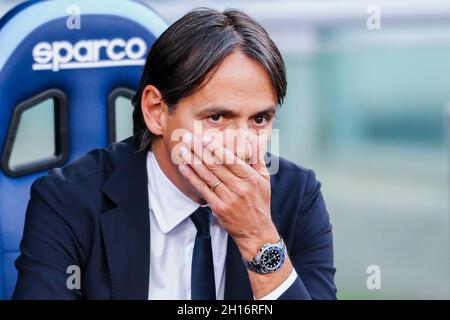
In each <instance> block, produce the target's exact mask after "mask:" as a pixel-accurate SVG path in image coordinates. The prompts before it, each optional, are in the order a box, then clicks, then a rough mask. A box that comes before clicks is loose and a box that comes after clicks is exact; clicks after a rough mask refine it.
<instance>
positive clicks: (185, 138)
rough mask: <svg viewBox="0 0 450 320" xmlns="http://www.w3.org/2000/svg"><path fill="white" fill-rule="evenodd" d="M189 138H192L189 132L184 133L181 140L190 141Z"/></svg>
mask: <svg viewBox="0 0 450 320" xmlns="http://www.w3.org/2000/svg"><path fill="white" fill-rule="evenodd" d="M191 140H192V135H191V133H190V132H188V133H186V134H185V135H184V136H183V141H184V142H185V143H190V142H191Z"/></svg>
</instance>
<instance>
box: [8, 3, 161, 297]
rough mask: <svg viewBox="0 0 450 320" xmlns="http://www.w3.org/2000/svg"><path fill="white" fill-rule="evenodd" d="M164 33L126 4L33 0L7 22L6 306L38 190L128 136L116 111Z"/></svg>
mask: <svg viewBox="0 0 450 320" xmlns="http://www.w3.org/2000/svg"><path fill="white" fill-rule="evenodd" d="M166 27H167V26H166V24H165V22H164V21H163V20H162V19H161V18H160V17H159V16H158V15H157V14H156V13H155V12H154V11H152V10H151V9H150V8H148V7H147V6H145V5H144V4H142V3H139V2H134V1H125V0H108V1H92V0H68V1H66V0H59V1H45V0H38V1H27V2H24V3H22V4H20V5H18V6H17V7H15V8H14V9H12V10H11V11H10V12H8V13H7V14H6V15H5V16H4V17H3V18H2V19H1V20H0V150H1V170H0V259H1V260H0V299H9V298H10V297H11V294H12V291H13V290H14V286H15V283H16V279H17V271H16V268H15V266H14V261H15V259H16V258H17V256H18V254H19V244H20V240H21V237H22V231H23V224H24V216H25V211H26V205H27V202H28V199H29V189H30V185H31V183H32V182H33V181H34V180H35V179H36V178H37V177H39V176H41V175H43V174H45V173H46V172H47V171H48V170H49V169H51V168H53V167H58V166H62V165H64V164H65V163H67V162H69V161H71V160H73V159H76V158H78V157H80V156H82V155H83V154H85V153H86V152H87V151H89V150H90V149H93V148H97V147H103V146H106V145H107V144H109V143H110V142H112V141H115V140H116V139H118V138H119V137H120V136H123V135H124V134H125V133H126V132H127V130H126V129H127V126H126V125H125V129H124V124H123V122H126V123H129V124H130V123H131V118H129V117H127V118H126V119H125V120H123V119H122V118H121V116H123V115H126V114H127V113H126V112H125V113H124V112H123V110H119V109H120V108H121V105H122V104H123V101H125V102H126V101H128V102H129V99H130V97H131V96H132V95H133V92H134V91H135V90H136V89H137V86H138V82H139V77H140V73H141V71H142V68H143V65H144V62H145V57H146V53H147V52H148V49H149V48H150V46H151V45H152V44H153V42H154V41H155V39H156V38H157V37H158V36H159V35H160V34H161V33H162V32H163V31H164V30H165V28H166ZM121 99H122V100H121ZM130 108H131V107H130ZM117 119H120V121H117ZM128 127H130V125H128ZM124 132H125V133H124Z"/></svg>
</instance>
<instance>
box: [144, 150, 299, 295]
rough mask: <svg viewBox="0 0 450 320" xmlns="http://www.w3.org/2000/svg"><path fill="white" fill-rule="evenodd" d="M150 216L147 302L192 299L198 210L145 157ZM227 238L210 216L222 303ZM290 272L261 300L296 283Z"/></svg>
mask: <svg viewBox="0 0 450 320" xmlns="http://www.w3.org/2000/svg"><path fill="white" fill-rule="evenodd" d="M147 174H148V196H149V214H150V275H149V278H150V279H149V290H148V299H150V300H155V299H176V300H183V299H191V265H192V254H193V250H194V243H195V236H196V234H197V229H196V228H195V226H194V224H193V222H192V221H191V219H190V218H189V216H190V215H191V214H192V213H193V212H194V211H195V210H196V209H197V208H198V207H199V206H200V205H199V204H198V203H196V202H195V201H193V200H191V199H190V198H189V197H187V196H186V195H185V194H184V193H183V192H181V191H180V190H179V189H178V188H177V187H176V186H175V185H174V184H173V183H172V181H170V180H169V178H168V177H167V176H166V175H165V174H164V172H163V171H162V170H161V168H160V167H159V164H158V161H157V160H156V157H155V156H154V154H153V152H151V151H149V152H148V155H147ZM227 239H228V234H227V232H226V231H225V230H224V229H223V228H222V226H221V225H220V224H219V222H218V221H217V219H216V217H215V216H214V214H213V215H211V245H212V251H213V260H214V279H215V285H216V297H217V299H218V300H223V298H224V291H225V258H226V255H227ZM296 277H297V275H296V272H295V271H293V272H292V274H291V275H290V276H289V278H288V279H286V280H285V281H284V282H283V283H282V284H281V285H280V287H278V288H277V289H275V290H274V291H273V292H271V293H270V294H269V295H267V296H265V297H264V298H263V299H277V298H278V297H279V296H280V295H281V294H282V293H283V292H284V291H285V290H286V289H287V288H289V287H290V285H291V284H292V283H293V282H294V281H295V279H296Z"/></svg>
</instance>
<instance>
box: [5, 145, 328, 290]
mask: <svg viewBox="0 0 450 320" xmlns="http://www.w3.org/2000/svg"><path fill="white" fill-rule="evenodd" d="M136 151H137V150H136V148H135V146H134V143H133V139H132V138H129V139H126V140H124V141H122V142H118V143H115V144H113V145H111V146H109V147H107V148H104V149H96V150H93V151H91V152H90V153H88V154H87V155H86V156H84V157H82V158H81V159H79V160H77V161H75V162H73V163H71V164H69V165H67V166H65V167H64V168H58V169H53V170H51V171H50V173H49V174H48V175H47V176H44V177H41V178H39V179H37V180H36V181H35V182H34V183H33V185H32V187H31V198H30V201H29V204H28V209H27V214H26V221H25V228H24V235H23V239H22V242H21V245H20V248H21V255H20V256H19V258H18V259H17V260H16V267H17V269H18V271H19V276H18V281H17V285H16V288H15V291H14V294H13V298H15V299H81V298H84V299H147V297H148V288H149V261H150V227H149V206H148V191H147V170H146V152H145V151H143V152H136ZM271 188H272V200H271V210H272V219H273V221H274V223H275V225H276V227H277V229H278V231H279V233H280V234H281V236H282V237H283V238H284V240H285V242H286V245H287V248H288V252H289V255H290V258H291V260H292V263H293V265H294V267H295V269H296V271H297V273H298V277H297V279H296V281H295V282H294V284H293V285H292V286H291V287H289V289H287V291H286V292H285V293H284V294H283V295H282V296H281V297H280V299H311V298H312V299H335V297H336V287H335V285H334V281H333V278H334V273H335V268H334V266H333V244H332V232H331V225H330V222H329V216H328V213H327V210H326V208H325V204H324V200H323V198H322V194H321V192H320V183H319V182H318V181H317V180H316V179H315V176H314V173H313V171H311V170H307V169H304V168H302V167H299V166H297V165H295V164H293V163H291V162H289V161H287V160H284V159H282V158H280V159H279V171H278V173H277V174H275V175H272V176H271ZM70 265H77V266H79V268H80V269H81V289H79V290H77V289H68V287H67V284H66V282H67V280H68V277H69V276H70V275H71V274H72V273H73V271H69V273H67V268H68V267H69V266H70ZM225 278H226V284H225V299H253V294H252V290H251V287H250V282H249V278H248V274H247V271H246V269H245V267H244V264H243V263H242V260H241V256H240V254H239V250H238V248H237V246H236V244H235V242H234V240H233V239H232V238H231V237H229V240H228V247H227V257H226V277H225Z"/></svg>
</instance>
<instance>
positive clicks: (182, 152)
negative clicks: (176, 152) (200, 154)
mask: <svg viewBox="0 0 450 320" xmlns="http://www.w3.org/2000/svg"><path fill="white" fill-rule="evenodd" d="M187 152H188V150H187V148H186V147H185V146H182V147H181V148H180V156H182V157H183V156H185V155H186V154H187Z"/></svg>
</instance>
